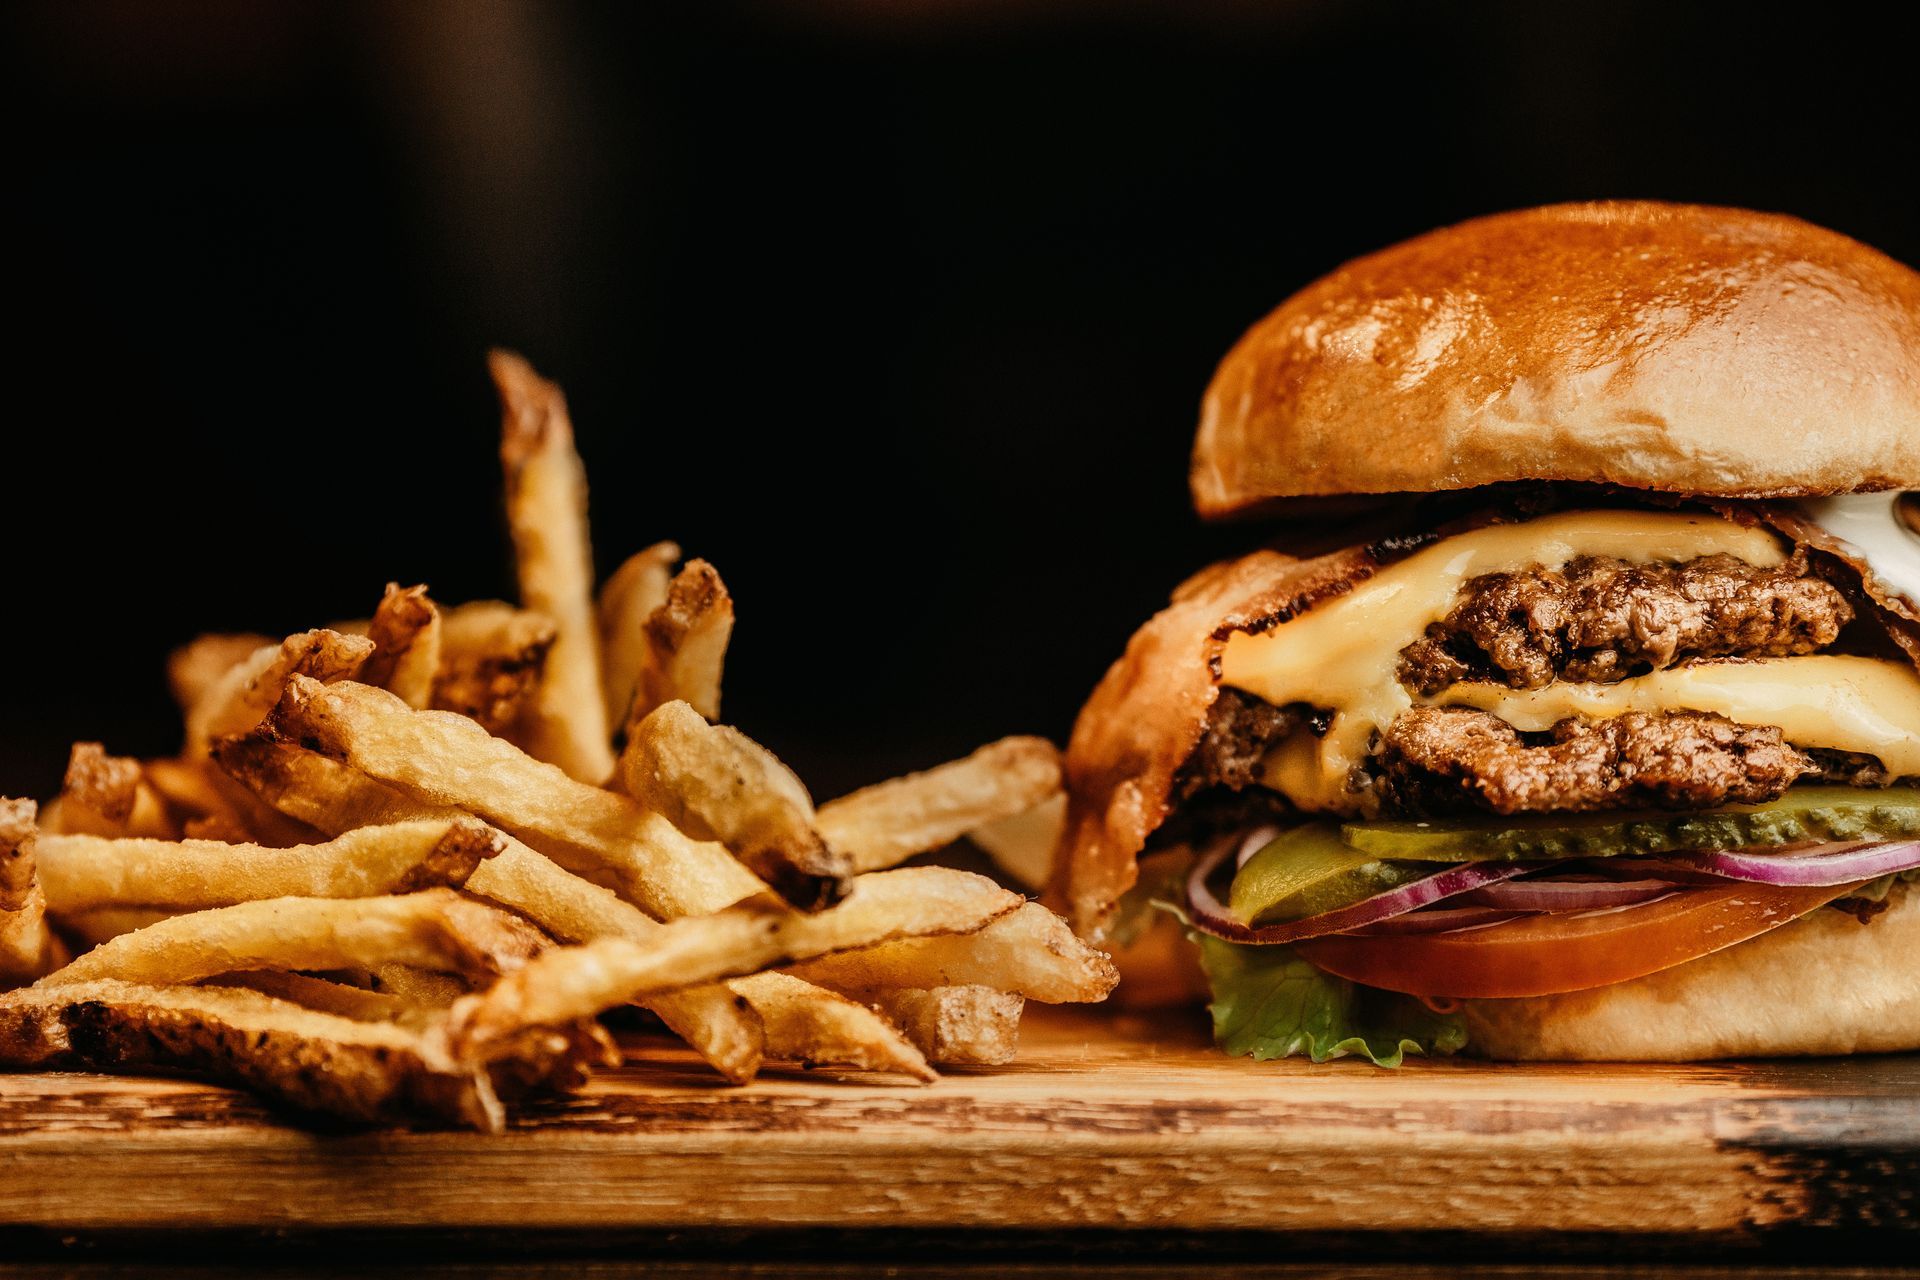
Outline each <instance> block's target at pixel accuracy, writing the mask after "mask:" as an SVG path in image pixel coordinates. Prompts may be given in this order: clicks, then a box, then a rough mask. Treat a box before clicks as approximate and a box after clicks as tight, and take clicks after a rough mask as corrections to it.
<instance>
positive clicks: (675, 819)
mask: <svg viewBox="0 0 1920 1280" xmlns="http://www.w3.org/2000/svg"><path fill="white" fill-rule="evenodd" d="M620 776H621V777H622V778H623V779H624V780H625V781H626V784H627V794H628V795H631V796H632V797H633V798H634V799H635V800H637V801H639V802H640V803H641V804H643V805H645V806H647V807H648V808H650V809H653V810H654V811H656V812H658V813H662V814H665V815H666V816H667V818H668V819H669V820H670V821H672V823H673V824H674V825H675V826H677V827H679V828H680V830H682V831H684V832H686V833H687V834H688V835H690V836H692V837H693V838H694V839H696V840H718V841H720V842H721V843H722V844H724V845H726V847H727V848H728V850H729V851H731V852H732V853H733V855H734V856H735V857H737V858H739V859H740V861H741V862H743V863H745V864H746V866H747V869H748V870H750V871H752V872H753V873H754V874H755V875H757V876H759V877H760V878H761V879H762V880H765V881H766V882H767V883H768V884H769V885H771V886H773V889H774V891H775V892H777V893H778V894H779V895H780V896H781V897H783V898H785V899H786V900H787V901H788V902H791V903H793V904H794V905H795V906H797V907H800V908H801V909H802V910H816V909H818V908H820V907H824V906H829V905H831V904H832V903H834V902H837V901H838V900H839V899H840V897H841V895H843V894H844V893H845V892H846V885H847V879H848V876H849V874H850V869H851V859H849V858H847V857H846V856H845V855H844V854H840V853H836V852H835V851H834V850H832V849H829V848H828V847H827V843H826V841H824V840H822V839H821V838H820V835H819V833H818V832H816V831H815V830H814V829H813V801H812V800H811V799H810V798H809V797H808V796H807V789H806V788H805V787H803V786H802V785H800V779H798V778H796V777H795V776H794V774H793V771H792V770H791V769H789V768H787V766H785V765H784V764H781V763H780V761H779V760H778V759H776V758H775V757H774V754H773V753H772V752H771V751H768V750H767V749H766V748H765V747H763V746H761V745H760V744H759V743H757V742H755V741H754V740H753V739H751V738H749V737H747V735H746V734H744V733H741V732H740V731H739V730H737V729H734V728H731V727H729V726H727V725H713V724H708V723H707V722H706V721H705V720H704V719H702V718H701V716H700V714H699V713H698V712H697V711H695V710H694V709H693V708H692V707H690V706H688V705H687V704H686V703H684V702H681V701H679V700H677V699H676V700H675V701H672V702H663V703H661V704H660V705H659V706H658V707H655V708H654V710H653V712H652V714H650V715H648V716H647V718H646V719H645V720H642V721H641V722H640V723H639V725H638V726H636V727H635V729H634V731H633V734H632V736H631V737H630V738H629V739H628V741H627V747H626V750H625V751H624V752H622V753H621V756H620Z"/></svg>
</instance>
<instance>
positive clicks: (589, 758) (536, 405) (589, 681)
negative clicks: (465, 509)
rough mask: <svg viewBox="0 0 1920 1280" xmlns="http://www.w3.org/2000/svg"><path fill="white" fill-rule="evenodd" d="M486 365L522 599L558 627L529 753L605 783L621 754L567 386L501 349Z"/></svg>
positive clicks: (584, 475) (537, 701) (583, 474)
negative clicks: (615, 745) (611, 723)
mask: <svg viewBox="0 0 1920 1280" xmlns="http://www.w3.org/2000/svg"><path fill="white" fill-rule="evenodd" d="M487 363H488V367H489V368H490V369H491V370H492V372H493V381H494V385H495V386H496V387H497V388H498V389H499V392H500V411H501V424H500V465H501V468H502V470H503V471H504V472H505V473H506V481H507V525H508V528H509V529H510V530H511V531H512V534H513V551H514V562H515V565H516V567H517V568H518V571H519V576H520V598H521V600H522V601H524V602H525V603H526V605H527V607H528V608H530V609H537V610H539V611H540V612H541V613H544V614H546V615H547V616H548V617H549V618H552V619H553V624H554V628H555V635H554V642H553V649H552V651H551V652H549V653H548V655H547V666H546V672H545V674H544V676H543V677H542V679H541V681H540V691H539V694H538V696H537V698H536V699H535V703H534V720H533V724H532V725H531V727H530V732H529V744H528V745H529V749H530V750H531V752H532V753H533V754H534V755H535V756H536V757H538V758H540V759H542V760H546V761H549V762H551V763H553V764H556V765H559V766H560V767H561V768H562V769H565V770H566V771H567V773H568V774H570V775H572V776H573V777H575V778H577V779H579V780H580V781H582V782H587V783H592V784H594V785H596V786H597V785H599V784H600V783H602V782H605V781H606V780H607V778H608V776H609V775H611V774H612V773H613V750H612V748H611V746H610V745H609V730H608V725H607V715H606V700H605V694H604V692H603V691H602V689H601V687H600V643H599V628H598V624H597V622H596V620H595V618H594V609H593V548H592V546H591V544H590V541H589V539H588V536H587V473H586V468H584V467H583V466H582V465H581V464H580V455H579V454H578V453H577V452H575V451H574V447H573V423H572V421H571V420H570V419H569V418H568V416H567V402H566V397H564V396H563V395H561V393H560V388H559V387H557V386H555V385H554V384H553V383H551V382H548V381H547V380H546V379H545V378H542V377H541V376H540V375H539V374H537V373H535V372H534V371H533V366H532V365H530V364H528V363H527V362H526V361H525V360H523V359H522V358H520V357H519V356H517V355H514V354H513V353H511V352H508V351H494V352H492V353H490V354H489V356H488V358H487Z"/></svg>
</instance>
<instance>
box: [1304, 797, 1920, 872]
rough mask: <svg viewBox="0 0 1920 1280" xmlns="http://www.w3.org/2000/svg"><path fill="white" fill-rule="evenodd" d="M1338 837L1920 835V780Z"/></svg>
mask: <svg viewBox="0 0 1920 1280" xmlns="http://www.w3.org/2000/svg"><path fill="white" fill-rule="evenodd" d="M1340 834H1341V838H1342V839H1343V840H1344V841H1345V842H1346V844H1347V845H1348V846H1349V847H1351V848H1352V849H1354V850H1356V851H1357V852H1360V853H1364V854H1366V855H1368V856H1369V857H1374V858H1398V859H1402V860H1405V861H1412V862H1480V861H1503V862H1514V861H1520V860H1522V859H1535V858H1604V857H1610V856H1612V855H1614V854H1626V853H1675V852H1679V851H1682V850H1687V849H1748V848H1752V847H1754V846H1757V845H1770V844H1794V843H1797V842H1799V841H1803V840H1888V839H1894V838H1896V837H1900V836H1912V835H1920V788H1915V787H1888V788H1887V789H1885V790H1883V791H1863V790H1859V789H1857V788H1854V787H1798V788H1795V789H1794V790H1792V791H1789V792H1788V793H1787V794H1786V795H1784V796H1782V797H1780V799H1778V800H1773V801H1770V802H1768V803H1766V804H1743V805H1730V806H1728V807H1727V808H1724V809H1707V810H1702V811H1700V812H1697V813H1582V814H1552V813H1542V814H1524V815H1519V816H1516V817H1510V818H1502V817H1493V816H1489V817H1486V818H1450V819H1442V820H1437V821H1432V822H1349V823H1347V824H1346V825H1345V826H1343V827H1341V829H1340Z"/></svg>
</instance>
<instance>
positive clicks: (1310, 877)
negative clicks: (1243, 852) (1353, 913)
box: [1227, 822, 1433, 925]
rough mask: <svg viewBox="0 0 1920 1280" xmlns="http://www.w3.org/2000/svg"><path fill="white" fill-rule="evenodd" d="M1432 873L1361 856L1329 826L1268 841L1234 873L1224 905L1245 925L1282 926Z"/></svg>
mask: <svg viewBox="0 0 1920 1280" xmlns="http://www.w3.org/2000/svg"><path fill="white" fill-rule="evenodd" d="M1432 874H1433V868H1431V867H1425V866H1411V867H1409V866H1402V865H1401V864H1399V863H1394V862H1385V861H1382V860H1380V859H1379V858H1376V857H1374V856H1373V855H1372V854H1370V853H1362V852H1360V851H1359V850H1358V849H1355V848H1353V847H1352V846H1351V845H1348V844H1347V843H1346V842H1344V841H1343V840H1341V838H1340V830H1339V828H1338V827H1336V826H1335V825H1334V824H1333V823H1331V822H1316V823H1313V824H1312V825H1310V826H1304V827H1295V828H1294V829H1293V830H1291V831H1288V832H1285V833H1283V834H1281V835H1279V836H1276V837H1274V839H1273V841H1272V842H1271V843H1270V844H1268V845H1267V846H1266V847H1265V848H1263V849H1261V850H1260V851H1259V852H1258V853H1256V854H1254V855H1253V856H1252V857H1251V858H1248V859H1247V865H1246V866H1244V867H1241V868H1240V872H1239V874H1238V875H1236V876H1234V878H1233V888H1232V889H1231V890H1229V891H1228V894H1227V905H1228V907H1229V908H1230V909H1231V910H1232V911H1233V914H1234V915H1236V916H1238V917H1239V918H1240V919H1242V920H1244V921H1246V922H1247V923H1248V924H1253V925H1259V924H1283V923H1286V922H1287V921H1291V920H1304V919H1306V918H1307V917H1308V916H1317V915H1320V914H1322V913H1323V912H1327V911H1333V910H1335V909H1337V908H1339V907H1344V906H1346V905H1348V904H1349V903H1354V902H1359V901H1360V900H1361V899H1363V898H1371V897H1372V896H1373V895H1375V894H1376V893H1385V892H1386V891H1387V890H1389V889H1395V888H1398V887H1399V886H1401V885H1403V884H1406V883H1408V882H1410V881H1413V880H1418V879H1420V878H1422V877H1423V876H1429V875H1432Z"/></svg>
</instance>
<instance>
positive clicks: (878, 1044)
mask: <svg viewBox="0 0 1920 1280" xmlns="http://www.w3.org/2000/svg"><path fill="white" fill-rule="evenodd" d="M734 987H735V989H736V990H738V991H739V992H740V994H741V995H742V996H744V997H746V999H747V1001H748V1002H749V1003H750V1004H752V1005H753V1008H754V1011H755V1012H756V1013H758V1014H759V1015H760V1020H761V1022H762V1023H763V1024H764V1025H765V1027H766V1029H767V1056H768V1057H771V1058H781V1059H785V1060H788V1061H792V1062H798V1063H800V1064H802V1065H803V1066H809V1067H816V1066H850V1067H857V1068H859V1069H860V1070H863V1071H886V1072H891V1073H895V1074H898V1075H903V1076H912V1077H913V1078H914V1079H916V1080H922V1081H930V1080H935V1079H937V1078H938V1073H936V1072H935V1071H934V1070H933V1068H932V1067H929V1066H928V1065H927V1059H926V1056H925V1055H924V1054H922V1053H921V1052H920V1050H919V1049H918V1048H916V1047H915V1046H914V1043H913V1041H912V1040H911V1039H910V1038H909V1037H908V1036H906V1035H905V1034H903V1033H902V1032H901V1030H900V1029H899V1028H898V1027H896V1026H894V1025H893V1023H891V1022H890V1021H888V1020H887V1019H886V1018H884V1017H881V1016H880V1015H879V1014H877V1013H875V1012H874V1011H873V1010H872V1009H870V1008H868V1007H867V1006H866V1005H864V1004H861V1003H859V1002H858V1001H855V1000H849V999H847V998H846V997H844V996H839V995H835V994H834V993H832V992H830V991H822V990H821V989H820V988H818V987H815V986H811V985H809V984H808V983H805V982H801V981H800V980H799V979H797V978H790V977H788V976H787V975H786V974H784V973H756V974H754V975H753V976H752V977H751V978H740V979H736V980H735V982H734Z"/></svg>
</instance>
